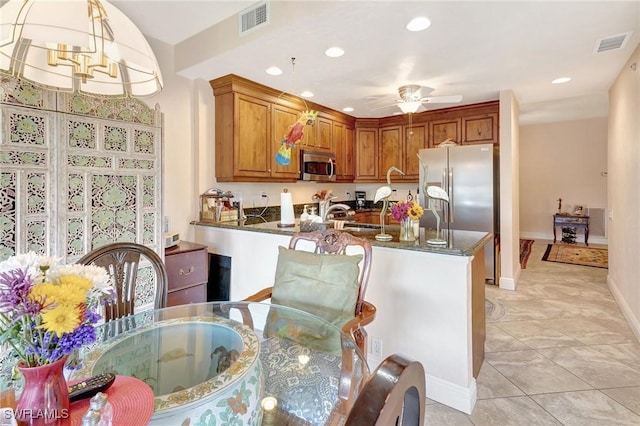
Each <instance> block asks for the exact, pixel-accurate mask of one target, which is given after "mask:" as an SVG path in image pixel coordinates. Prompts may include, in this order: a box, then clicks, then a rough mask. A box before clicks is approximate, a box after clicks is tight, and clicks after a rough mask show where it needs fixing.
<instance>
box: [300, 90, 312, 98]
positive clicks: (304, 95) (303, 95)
mask: <svg viewBox="0 0 640 426" xmlns="http://www.w3.org/2000/svg"><path fill="white" fill-rule="evenodd" d="M300 96H302V97H303V98H312V97H313V92H310V91H308V90H305V91H304V92H302V93H300Z"/></svg>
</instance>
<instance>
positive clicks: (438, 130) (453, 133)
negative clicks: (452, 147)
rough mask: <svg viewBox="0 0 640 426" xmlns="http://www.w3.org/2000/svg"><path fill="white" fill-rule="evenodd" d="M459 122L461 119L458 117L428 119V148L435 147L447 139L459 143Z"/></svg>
mask: <svg viewBox="0 0 640 426" xmlns="http://www.w3.org/2000/svg"><path fill="white" fill-rule="evenodd" d="M461 122H462V120H461V119H460V118H459V117H456V118H446V119H441V120H434V121H430V122H429V135H430V139H429V148H433V147H437V146H438V145H439V144H441V143H442V142H444V141H445V140H447V139H451V140H452V141H454V142H457V143H460V137H461V133H460V127H461Z"/></svg>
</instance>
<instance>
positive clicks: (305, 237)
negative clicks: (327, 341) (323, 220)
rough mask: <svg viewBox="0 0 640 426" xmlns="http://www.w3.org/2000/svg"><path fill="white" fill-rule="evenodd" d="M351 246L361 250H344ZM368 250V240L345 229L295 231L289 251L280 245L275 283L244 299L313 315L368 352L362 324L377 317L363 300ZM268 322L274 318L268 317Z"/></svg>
mask: <svg viewBox="0 0 640 426" xmlns="http://www.w3.org/2000/svg"><path fill="white" fill-rule="evenodd" d="M298 244H300V246H303V245H306V249H307V251H305V250H300V249H296V248H297V247H298ZM349 247H357V248H359V249H356V250H358V251H359V252H360V253H358V254H355V255H348V254H346V252H347V249H348V248H349ZM308 250H312V251H308ZM372 253H373V251H372V249H371V243H370V242H369V241H368V240H367V239H366V238H360V237H356V236H354V235H352V234H350V233H348V232H342V231H337V230H335V229H327V230H323V231H313V232H300V233H297V234H294V235H293V236H292V237H291V240H290V241H289V248H288V249H287V248H284V247H280V248H279V254H278V263H277V265H276V276H275V282H274V285H273V286H272V287H268V288H265V289H263V290H261V291H259V292H257V293H255V294H253V295H251V296H249V297H247V298H246V299H244V300H245V301H248V302H261V301H264V300H267V299H271V302H272V303H275V304H278V305H284V306H289V307H292V308H297V309H300V310H303V311H306V312H310V313H312V314H315V315H317V316H319V317H321V318H324V319H326V320H327V321H329V322H331V323H333V324H334V325H336V326H338V327H340V328H342V330H343V331H344V332H345V333H346V334H348V335H350V336H351V337H352V338H353V339H354V341H355V342H356V345H357V346H358V348H360V351H362V353H363V354H366V353H367V352H366V349H367V332H366V331H365V329H364V326H365V325H367V324H370V323H371V322H372V321H373V320H374V319H375V316H376V307H375V306H374V305H373V304H372V303H370V302H367V301H365V300H364V298H365V293H366V290H367V284H368V281H369V274H370V270H371V259H372ZM360 263H361V264H362V266H361V267H359V264H360ZM270 323H271V324H274V323H277V321H275V318H271V321H270ZM267 331H269V330H267Z"/></svg>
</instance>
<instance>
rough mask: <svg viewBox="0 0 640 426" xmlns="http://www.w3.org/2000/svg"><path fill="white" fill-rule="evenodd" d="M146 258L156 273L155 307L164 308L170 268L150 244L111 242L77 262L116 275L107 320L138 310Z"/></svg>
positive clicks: (106, 313) (107, 310) (106, 310)
mask: <svg viewBox="0 0 640 426" xmlns="http://www.w3.org/2000/svg"><path fill="white" fill-rule="evenodd" d="M144 259H146V261H148V263H149V264H150V265H151V268H152V269H153V271H154V272H155V276H154V279H155V296H154V308H155V309H158V308H164V307H165V306H166V305H167V286H168V276H167V270H166V267H165V265H164V262H163V261H162V259H161V258H160V256H158V254H157V253H156V252H155V251H153V250H152V249H150V248H149V247H147V246H144V245H142V244H137V243H124V242H118V243H110V244H107V245H104V246H102V247H99V248H97V249H95V250H93V251H91V252H89V253H87V254H85V255H84V256H83V257H81V258H80V259H79V260H78V262H77V263H80V264H83V265H88V264H93V265H96V266H101V267H103V268H105V269H106V270H107V271H108V272H109V274H110V275H111V276H112V277H113V281H114V282H113V286H114V288H115V291H116V300H113V301H112V302H110V303H109V302H107V304H106V305H105V317H104V320H105V321H109V320H111V319H115V318H121V317H125V316H129V315H132V314H133V313H134V309H135V300H136V283H137V278H138V269H139V268H140V267H141V261H143V262H144ZM143 267H144V266H143Z"/></svg>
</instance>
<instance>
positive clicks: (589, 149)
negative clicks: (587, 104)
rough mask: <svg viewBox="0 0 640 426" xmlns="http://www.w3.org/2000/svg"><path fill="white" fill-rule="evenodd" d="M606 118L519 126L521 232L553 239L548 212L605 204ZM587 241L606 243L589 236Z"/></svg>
mask: <svg viewBox="0 0 640 426" xmlns="http://www.w3.org/2000/svg"><path fill="white" fill-rule="evenodd" d="M606 171H607V118H606V117H601V118H592V119H586V120H576V121H565V122H557V123H544V124H532V125H528V126H521V127H520V236H521V237H523V238H532V239H547V240H548V239H552V238H553V226H552V223H553V222H552V221H553V219H552V216H553V214H554V213H556V212H557V209H558V201H557V200H558V198H562V210H563V211H568V212H571V211H572V207H573V206H575V205H583V206H585V207H590V208H591V207H601V208H606V206H607V177H606V176H603V175H602V173H604V172H606ZM589 241H592V242H598V243H606V242H607V240H606V238H597V237H595V236H593V235H591V236H590V238H589Z"/></svg>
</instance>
